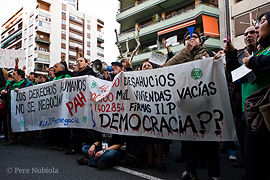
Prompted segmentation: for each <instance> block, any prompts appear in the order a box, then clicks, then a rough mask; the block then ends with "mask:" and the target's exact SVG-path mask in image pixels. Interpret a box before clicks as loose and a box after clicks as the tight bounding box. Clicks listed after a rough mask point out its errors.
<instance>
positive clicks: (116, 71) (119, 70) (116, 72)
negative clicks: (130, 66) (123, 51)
mask: <svg viewBox="0 0 270 180" xmlns="http://www.w3.org/2000/svg"><path fill="white" fill-rule="evenodd" d="M112 67H113V71H112V73H113V74H118V73H120V72H121V71H122V68H121V67H120V66H118V65H116V64H114V65H112Z"/></svg>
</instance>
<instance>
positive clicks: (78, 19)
mask: <svg viewBox="0 0 270 180" xmlns="http://www.w3.org/2000/svg"><path fill="white" fill-rule="evenodd" d="M69 18H71V19H74V20H77V21H79V22H83V19H82V18H80V17H77V16H75V15H73V14H70V15H69Z"/></svg>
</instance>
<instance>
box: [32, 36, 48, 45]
mask: <svg viewBox="0 0 270 180" xmlns="http://www.w3.org/2000/svg"><path fill="white" fill-rule="evenodd" d="M35 42H40V43H45V44H50V43H51V42H50V41H46V40H43V39H39V38H38V37H35Z"/></svg>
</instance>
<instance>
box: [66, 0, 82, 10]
mask: <svg viewBox="0 0 270 180" xmlns="http://www.w3.org/2000/svg"><path fill="white" fill-rule="evenodd" d="M62 1H63V2H65V3H66V4H68V5H70V6H72V7H73V8H75V9H77V10H79V0H62Z"/></svg>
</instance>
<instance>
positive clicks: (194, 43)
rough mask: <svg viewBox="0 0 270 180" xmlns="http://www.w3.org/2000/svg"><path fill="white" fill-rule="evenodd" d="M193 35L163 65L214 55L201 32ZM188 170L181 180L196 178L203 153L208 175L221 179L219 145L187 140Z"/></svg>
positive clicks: (186, 157) (213, 179)
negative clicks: (207, 47)
mask: <svg viewBox="0 0 270 180" xmlns="http://www.w3.org/2000/svg"><path fill="white" fill-rule="evenodd" d="M192 35H193V37H192V38H191V37H190V32H189V31H187V32H186V34H185V35H184V45H185V47H184V48H183V49H181V50H180V51H179V52H178V53H177V54H175V55H174V56H173V57H172V58H171V59H170V60H168V62H167V63H165V64H164V65H163V66H172V65H176V64H182V63H186V62H190V61H195V60H199V59H204V58H209V57H213V56H214V53H213V52H212V51H208V50H207V49H206V47H204V46H202V45H201V37H200V34H199V33H198V32H197V31H196V30H194V31H193V34H192ZM184 152H185V160H186V170H185V171H184V172H183V173H182V177H181V178H180V179H181V180H191V179H192V180H196V179H198V176H197V164H198V158H199V157H200V156H201V155H202V153H203V156H204V157H206V158H207V168H208V175H209V177H210V179H211V180H219V179H220V178H219V177H220V166H219V145H218V142H213V141H185V147H184Z"/></svg>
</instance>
